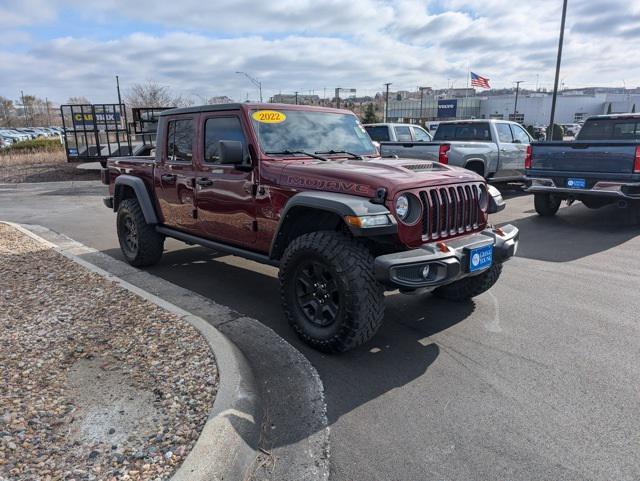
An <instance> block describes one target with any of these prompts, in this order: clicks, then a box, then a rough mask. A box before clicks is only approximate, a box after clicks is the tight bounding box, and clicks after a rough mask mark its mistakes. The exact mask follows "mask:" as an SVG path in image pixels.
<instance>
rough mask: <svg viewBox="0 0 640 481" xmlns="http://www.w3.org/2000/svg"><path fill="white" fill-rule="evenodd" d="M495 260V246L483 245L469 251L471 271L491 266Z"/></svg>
mask: <svg viewBox="0 0 640 481" xmlns="http://www.w3.org/2000/svg"><path fill="white" fill-rule="evenodd" d="M492 262H493V246H492V245H488V246H483V247H477V248H475V249H472V250H471V251H470V252H469V272H475V271H480V270H482V269H486V268H487V267H491V263H492Z"/></svg>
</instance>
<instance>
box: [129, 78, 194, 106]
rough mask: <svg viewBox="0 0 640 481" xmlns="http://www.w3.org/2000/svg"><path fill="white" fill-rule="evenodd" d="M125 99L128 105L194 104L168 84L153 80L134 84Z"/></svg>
mask: <svg viewBox="0 0 640 481" xmlns="http://www.w3.org/2000/svg"><path fill="white" fill-rule="evenodd" d="M124 99H125V103H126V104H127V107H186V106H189V105H192V104H193V102H192V101H191V100H189V99H187V98H185V97H183V96H181V95H177V96H176V95H174V94H173V93H172V92H171V90H170V89H169V87H167V86H166V85H160V84H159V83H158V82H155V81H152V80H147V81H146V82H145V83H142V84H133V85H132V86H131V89H129V91H128V92H127V93H126V94H125V97H124Z"/></svg>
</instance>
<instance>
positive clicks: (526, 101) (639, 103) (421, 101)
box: [387, 88, 640, 126]
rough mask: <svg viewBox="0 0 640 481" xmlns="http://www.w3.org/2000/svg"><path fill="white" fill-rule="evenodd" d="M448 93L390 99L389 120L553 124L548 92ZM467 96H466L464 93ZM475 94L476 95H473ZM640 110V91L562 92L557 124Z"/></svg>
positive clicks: (558, 98) (557, 106) (557, 110)
mask: <svg viewBox="0 0 640 481" xmlns="http://www.w3.org/2000/svg"><path fill="white" fill-rule="evenodd" d="M458 90H459V91H462V92H455V91H450V92H447V93H448V95H447V94H444V95H443V94H439V95H428V96H427V95H423V96H422V98H420V96H419V95H416V96H415V97H412V98H404V99H402V100H390V101H389V110H388V115H387V119H388V120H389V121H390V122H409V123H418V122H420V121H431V120H454V119H473V118H475V119H505V120H515V121H517V122H520V123H521V124H524V125H536V126H537V125H546V124H548V122H549V116H550V112H551V99H552V96H551V94H550V93H547V92H526V93H521V94H520V95H519V96H518V103H517V110H516V112H515V115H514V108H516V96H515V93H506V94H503V95H487V96H481V95H478V94H475V93H473V92H469V90H470V89H458ZM462 93H464V96H461V94H462ZM469 93H472V95H469ZM638 109H640V92H638V91H637V89H636V90H633V91H631V90H628V91H625V90H623V89H617V90H616V89H597V88H590V89H582V90H571V91H569V90H567V91H563V92H560V93H559V94H558V97H557V103H556V113H555V121H556V123H559V124H565V123H574V122H581V121H583V120H584V119H585V118H587V117H588V116H590V115H597V114H606V113H623V112H636V111H637V110H638Z"/></svg>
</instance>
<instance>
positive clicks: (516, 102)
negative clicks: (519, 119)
mask: <svg viewBox="0 0 640 481" xmlns="http://www.w3.org/2000/svg"><path fill="white" fill-rule="evenodd" d="M523 82H524V80H516V82H515V84H516V101H515V102H514V104H513V121H514V122H515V121H516V114H517V113H518V92H519V91H520V84H521V83H523Z"/></svg>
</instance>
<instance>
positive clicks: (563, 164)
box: [525, 114, 640, 216]
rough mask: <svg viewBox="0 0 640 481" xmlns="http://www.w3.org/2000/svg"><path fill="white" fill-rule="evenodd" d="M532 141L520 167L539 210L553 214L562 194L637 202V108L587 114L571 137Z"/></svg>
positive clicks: (597, 201)
mask: <svg viewBox="0 0 640 481" xmlns="http://www.w3.org/2000/svg"><path fill="white" fill-rule="evenodd" d="M531 146H532V153H531V157H530V159H528V161H527V165H525V169H526V176H527V179H528V181H529V183H530V185H529V188H528V191H529V192H532V193H533V194H534V201H535V208H536V212H537V213H538V214H540V215H542V216H552V215H555V213H556V212H557V211H558V208H559V207H560V204H561V203H562V201H563V200H566V201H568V202H569V203H572V202H574V201H576V200H579V201H581V202H582V203H583V204H584V205H586V206H587V207H589V208H591V209H597V208H599V207H602V206H604V205H607V204H612V203H618V205H619V206H620V207H625V206H627V205H630V204H633V205H634V207H636V208H638V207H639V206H640V114H615V115H597V116H594V117H589V118H588V119H587V120H586V121H585V123H584V126H583V127H582V129H581V130H580V132H579V133H578V136H577V137H576V139H575V141H572V142H539V143H533V144H531Z"/></svg>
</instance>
